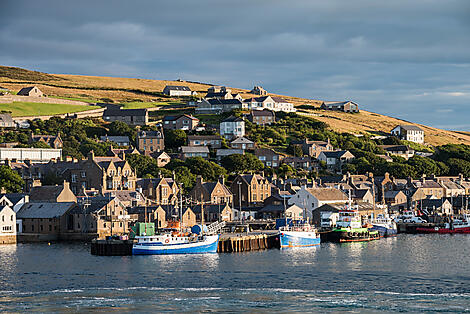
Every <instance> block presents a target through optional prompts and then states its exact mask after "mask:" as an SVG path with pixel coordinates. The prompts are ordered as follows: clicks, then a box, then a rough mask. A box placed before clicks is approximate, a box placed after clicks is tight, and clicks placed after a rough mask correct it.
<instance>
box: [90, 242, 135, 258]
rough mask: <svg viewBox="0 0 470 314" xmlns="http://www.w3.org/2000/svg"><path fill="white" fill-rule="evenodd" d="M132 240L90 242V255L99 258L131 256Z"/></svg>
mask: <svg viewBox="0 0 470 314" xmlns="http://www.w3.org/2000/svg"><path fill="white" fill-rule="evenodd" d="M133 244H134V241H133V240H92V241H91V254H92V255H99V256H128V255H132V245H133Z"/></svg>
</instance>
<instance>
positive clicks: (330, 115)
mask: <svg viewBox="0 0 470 314" xmlns="http://www.w3.org/2000/svg"><path fill="white" fill-rule="evenodd" d="M33 84H34V85H36V86H38V87H39V88H40V89H41V90H42V91H43V92H44V93H45V94H46V95H49V96H54V97H63V98H72V99H77V100H78V99H80V100H82V101H89V102H115V103H125V104H126V107H128V108H139V107H152V106H155V107H156V106H161V105H162V104H167V103H171V104H178V103H181V100H180V99H178V98H169V97H166V96H164V95H162V91H163V88H164V87H165V85H175V84H177V85H186V86H189V87H190V88H191V89H192V90H194V91H197V92H198V93H199V94H204V93H205V92H206V91H207V88H208V87H209V86H210V85H209V84H202V83H193V82H186V81H163V80H147V79H134V78H114V77H97V76H83V75H65V74H46V73H41V72H34V71H28V70H24V69H19V68H12V67H1V66H0V86H2V87H7V88H9V89H11V90H13V91H18V90H20V89H21V88H22V87H25V86H30V85H33ZM232 91H234V92H239V93H241V94H242V96H244V97H254V95H251V94H249V91H247V90H244V89H238V88H232ZM271 95H273V96H274V95H275V94H271ZM276 96H281V95H276ZM283 97H285V98H287V99H288V100H289V101H291V102H293V103H294V104H295V105H296V106H298V105H305V104H311V105H313V106H314V107H318V106H319V101H318V100H311V99H302V98H296V97H290V96H283ZM3 108H4V107H2V109H3ZM4 110H8V109H4ZM299 113H300V114H303V115H308V116H311V117H312V118H315V119H318V120H320V121H323V122H326V123H328V124H329V125H330V127H331V128H332V129H333V130H335V131H338V132H349V133H370V134H377V135H380V134H385V133H388V132H389V131H390V130H391V129H392V128H393V127H394V126H396V125H397V124H409V122H406V121H403V120H400V119H396V118H392V117H388V116H383V115H380V114H376V113H372V112H367V111H364V110H361V112H360V113H358V114H347V113H341V112H332V111H323V110H318V109H316V110H307V109H302V110H300V111H299ZM417 125H418V124H417ZM419 126H420V127H421V128H423V129H424V130H425V132H426V138H425V140H426V142H427V143H429V144H432V145H442V144H445V143H464V144H470V134H469V133H465V132H452V131H446V130H440V129H436V128H432V127H428V126H424V125H419Z"/></svg>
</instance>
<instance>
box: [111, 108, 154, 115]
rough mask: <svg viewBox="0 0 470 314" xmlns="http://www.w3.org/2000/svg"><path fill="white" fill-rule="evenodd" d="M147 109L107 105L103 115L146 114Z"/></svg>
mask: <svg viewBox="0 0 470 314" xmlns="http://www.w3.org/2000/svg"><path fill="white" fill-rule="evenodd" d="M147 113H148V110H147V109H121V108H116V107H106V109H105V110H104V112H103V116H145V115H147Z"/></svg>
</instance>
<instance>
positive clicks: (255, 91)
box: [250, 85, 268, 96]
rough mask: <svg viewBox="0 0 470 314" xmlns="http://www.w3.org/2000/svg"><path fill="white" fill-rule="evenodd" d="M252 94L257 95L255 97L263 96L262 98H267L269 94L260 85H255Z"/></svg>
mask: <svg viewBox="0 0 470 314" xmlns="http://www.w3.org/2000/svg"><path fill="white" fill-rule="evenodd" d="M250 93H252V94H255V95H261V96H265V95H267V94H268V92H267V91H266V90H265V89H264V88H262V87H261V86H258V85H255V87H253V89H252V90H251V91H250Z"/></svg>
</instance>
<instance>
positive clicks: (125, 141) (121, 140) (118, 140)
mask: <svg viewBox="0 0 470 314" xmlns="http://www.w3.org/2000/svg"><path fill="white" fill-rule="evenodd" d="M100 141H101V142H105V143H106V142H112V143H114V144H116V145H117V146H130V145H131V141H130V140H129V136H114V135H111V136H108V135H104V136H100Z"/></svg>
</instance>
